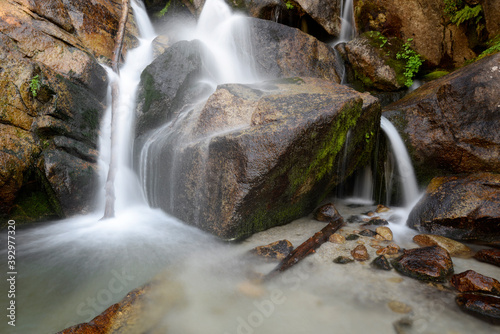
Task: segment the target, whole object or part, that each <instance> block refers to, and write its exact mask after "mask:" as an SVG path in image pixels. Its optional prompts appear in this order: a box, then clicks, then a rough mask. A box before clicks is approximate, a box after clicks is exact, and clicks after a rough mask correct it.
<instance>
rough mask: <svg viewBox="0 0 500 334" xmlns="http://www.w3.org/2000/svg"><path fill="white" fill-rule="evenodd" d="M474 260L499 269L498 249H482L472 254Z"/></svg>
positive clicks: (499, 253) (499, 255) (499, 256)
mask: <svg viewBox="0 0 500 334" xmlns="http://www.w3.org/2000/svg"><path fill="white" fill-rule="evenodd" d="M474 258H475V259H476V260H479V261H481V262H486V263H490V264H493V265H495V266H497V267H500V249H482V250H480V251H478V252H477V253H476V254H474Z"/></svg>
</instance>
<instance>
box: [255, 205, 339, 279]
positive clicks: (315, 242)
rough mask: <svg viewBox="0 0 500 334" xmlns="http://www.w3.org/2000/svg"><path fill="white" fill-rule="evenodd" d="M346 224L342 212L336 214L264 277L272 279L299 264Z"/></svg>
mask: <svg viewBox="0 0 500 334" xmlns="http://www.w3.org/2000/svg"><path fill="white" fill-rule="evenodd" d="M343 225H344V219H343V218H342V216H341V215H340V214H338V212H337V214H336V216H335V217H334V218H333V219H332V220H331V221H330V222H329V223H328V224H327V225H326V226H325V227H323V229H322V230H321V231H319V232H316V233H315V234H314V235H313V236H312V237H310V238H309V239H307V240H306V241H304V242H303V243H302V244H301V245H300V246H298V247H297V248H295V249H294V250H293V251H292V252H291V253H290V254H288V256H287V257H285V258H284V259H283V260H282V261H281V262H280V264H278V266H277V267H276V268H274V269H273V270H272V271H271V272H270V273H269V274H267V275H266V276H265V277H264V279H265V280H267V279H271V278H273V277H274V276H276V275H277V274H278V273H280V272H283V271H285V270H287V269H289V268H290V267H292V266H293V265H295V264H297V263H298V262H299V261H301V260H302V259H303V258H305V257H306V256H307V255H309V254H312V253H314V252H315V250H316V249H317V248H319V246H321V245H322V244H323V243H325V242H326V241H328V238H330V236H331V235H332V234H334V233H335V232H337V231H338V229H339V228H341V227H342V226H343Z"/></svg>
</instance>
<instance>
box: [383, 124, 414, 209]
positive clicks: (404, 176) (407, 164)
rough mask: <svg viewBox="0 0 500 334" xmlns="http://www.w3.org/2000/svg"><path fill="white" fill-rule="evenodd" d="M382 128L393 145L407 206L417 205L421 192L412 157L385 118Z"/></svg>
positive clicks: (398, 175)
mask: <svg viewBox="0 0 500 334" xmlns="http://www.w3.org/2000/svg"><path fill="white" fill-rule="evenodd" d="M380 127H381V129H382V130H383V131H384V132H385V134H386V135H387V138H388V139H389V141H390V143H391V149H392V151H393V153H394V156H395V157H396V164H397V168H398V174H397V175H396V176H397V177H398V178H399V181H400V183H401V186H402V188H403V198H404V202H405V206H410V205H412V204H415V202H416V201H417V200H418V198H419V196H420V192H419V190H418V185H417V178H416V177H415V172H414V170H413V165H412V163H411V159H410V156H409V155H408V152H407V151H406V146H405V144H404V143H403V140H402V139H401V137H400V136H399V133H398V131H397V130H396V128H395V127H394V125H392V123H391V122H390V121H389V120H388V119H387V118H385V117H384V116H382V117H381V118H380Z"/></svg>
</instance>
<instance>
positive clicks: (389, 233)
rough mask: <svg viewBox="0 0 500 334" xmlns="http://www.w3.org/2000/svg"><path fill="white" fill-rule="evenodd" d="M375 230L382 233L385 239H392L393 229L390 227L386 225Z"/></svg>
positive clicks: (379, 233)
mask: <svg viewBox="0 0 500 334" xmlns="http://www.w3.org/2000/svg"><path fill="white" fill-rule="evenodd" d="M375 232H377V234H378V235H380V236H381V237H382V238H383V239H384V240H387V241H391V240H392V231H391V229H390V228H388V227H386V226H380V227H377V228H376V230H375Z"/></svg>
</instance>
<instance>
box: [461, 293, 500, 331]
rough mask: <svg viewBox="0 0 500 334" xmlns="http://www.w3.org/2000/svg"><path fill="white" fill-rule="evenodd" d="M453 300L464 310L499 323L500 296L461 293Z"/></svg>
mask: <svg viewBox="0 0 500 334" xmlns="http://www.w3.org/2000/svg"><path fill="white" fill-rule="evenodd" d="M455 301H456V302H457V304H458V306H459V307H460V308H461V309H462V310H463V311H464V312H467V313H470V314H472V315H474V316H476V317H478V318H480V319H483V320H486V321H488V322H491V323H493V324H496V325H499V324H500V297H496V296H491V295H481V294H474V293H462V294H460V295H458V296H457V298H456V299H455Z"/></svg>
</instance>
